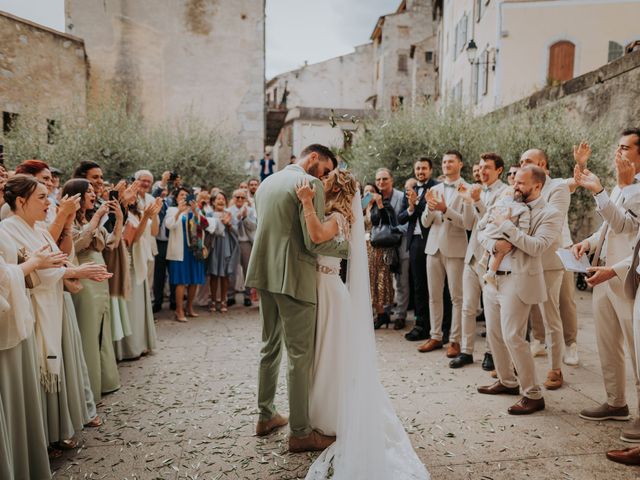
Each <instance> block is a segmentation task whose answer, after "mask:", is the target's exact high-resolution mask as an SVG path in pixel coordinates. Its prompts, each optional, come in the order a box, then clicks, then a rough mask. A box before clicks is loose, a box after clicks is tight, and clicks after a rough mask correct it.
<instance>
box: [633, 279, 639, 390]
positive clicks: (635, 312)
mask: <svg viewBox="0 0 640 480" xmlns="http://www.w3.org/2000/svg"><path fill="white" fill-rule="evenodd" d="M633 343H634V345H635V347H636V356H635V361H636V370H637V371H638V372H640V355H639V353H640V288H639V289H638V290H636V300H635V302H634V303H633ZM638 401H639V402H640V399H639V400H638Z"/></svg>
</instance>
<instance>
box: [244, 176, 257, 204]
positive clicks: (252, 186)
mask: <svg viewBox="0 0 640 480" xmlns="http://www.w3.org/2000/svg"><path fill="white" fill-rule="evenodd" d="M247 186H248V189H249V200H250V201H251V205H252V206H254V207H255V205H254V203H255V202H254V197H255V196H256V192H257V191H258V187H259V186H260V180H258V179H257V178H251V179H249V181H248V182H247Z"/></svg>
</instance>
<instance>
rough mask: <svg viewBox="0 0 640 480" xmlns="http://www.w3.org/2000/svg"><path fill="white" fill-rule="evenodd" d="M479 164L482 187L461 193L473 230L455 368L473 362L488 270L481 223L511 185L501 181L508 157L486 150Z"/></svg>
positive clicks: (489, 364)
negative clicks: (478, 320) (460, 337)
mask: <svg viewBox="0 0 640 480" xmlns="http://www.w3.org/2000/svg"><path fill="white" fill-rule="evenodd" d="M479 165H480V180H481V182H482V187H480V186H479V185H472V186H471V188H470V189H469V191H468V192H465V193H464V194H461V195H462V196H463V200H464V204H463V207H462V208H463V210H462V216H463V220H464V223H465V228H466V229H467V230H471V236H470V238H469V245H468V247H467V251H466V254H465V258H464V263H465V265H464V273H463V277H462V294H463V298H462V344H461V348H460V355H458V356H457V357H456V358H454V359H453V360H451V362H450V363H449V366H450V367H451V368H460V367H463V366H465V365H468V364H471V363H473V352H474V346H475V337H476V312H477V310H478V305H479V304H480V298H481V296H482V287H483V286H484V281H483V275H484V272H485V268H484V267H483V266H482V265H481V259H482V256H483V254H484V249H483V248H482V245H480V243H479V242H478V223H479V222H480V220H482V217H484V215H485V213H486V212H487V210H488V209H490V208H491V207H492V206H493V205H494V204H495V202H496V201H497V200H498V199H499V197H500V195H501V194H502V192H504V190H505V189H506V188H507V186H506V185H505V184H504V183H503V182H502V181H500V175H501V174H502V172H503V171H504V160H502V157H501V156H500V155H498V154H497V153H494V152H488V153H483V154H482V155H480V164H479ZM485 364H486V365H485ZM490 367H493V358H492V356H491V353H489V352H488V351H487V352H485V359H484V361H483V368H484V369H488V370H493V368H490Z"/></svg>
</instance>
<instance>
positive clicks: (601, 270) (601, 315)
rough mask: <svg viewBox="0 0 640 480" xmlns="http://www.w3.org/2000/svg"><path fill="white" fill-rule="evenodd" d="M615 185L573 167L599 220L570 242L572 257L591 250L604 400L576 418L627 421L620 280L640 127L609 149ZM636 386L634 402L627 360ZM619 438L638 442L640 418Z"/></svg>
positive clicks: (639, 210) (631, 225)
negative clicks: (583, 235)
mask: <svg viewBox="0 0 640 480" xmlns="http://www.w3.org/2000/svg"><path fill="white" fill-rule="evenodd" d="M615 167H616V186H615V187H614V188H613V191H612V192H611V196H609V195H608V194H607V192H606V190H605V189H604V187H603V186H602V184H601V182H600V180H599V179H598V177H597V176H596V175H594V174H593V173H591V172H589V171H588V170H584V171H583V172H580V171H579V170H580V168H579V167H577V168H576V170H577V171H576V174H575V179H576V183H577V184H578V185H580V186H581V187H583V188H586V189H587V190H589V191H590V192H591V193H593V194H594V195H595V200H596V211H597V212H598V213H599V214H600V215H601V216H602V218H603V220H604V222H603V223H602V225H601V226H600V228H599V229H598V230H597V231H596V232H595V233H594V234H593V235H591V236H590V237H589V238H587V239H585V240H583V241H582V242H580V243H577V244H576V245H574V246H573V252H574V254H575V255H576V257H577V258H579V257H581V256H582V255H584V254H593V260H592V261H591V264H592V265H593V267H592V268H591V272H592V275H591V276H589V277H588V279H587V283H588V284H589V285H591V286H593V317H594V321H595V327H596V343H597V345H598V355H599V356H600V365H601V368H602V376H603V380H604V388H605V391H606V394H607V399H606V401H605V402H604V403H603V404H602V405H599V406H597V407H595V408H585V409H584V410H582V411H581V412H580V417H582V418H584V419H586V420H593V421H601V420H604V419H614V420H628V419H629V418H630V415H629V406H628V404H627V398H626V383H627V375H626V369H625V358H624V357H625V356H624V350H625V344H626V347H627V351H628V353H629V356H630V357H631V358H632V359H633V358H636V346H635V344H634V325H633V302H632V300H631V299H630V298H629V297H628V296H626V295H625V293H624V285H623V283H622V280H623V278H624V275H625V274H626V268H627V267H628V265H629V262H628V257H629V252H630V246H632V245H634V240H635V237H636V235H637V233H638V227H639V223H638V215H639V214H640V195H639V194H638V192H637V189H636V187H635V186H634V185H633V184H634V183H637V182H638V181H640V129H628V130H625V131H623V132H622V135H621V137H620V139H619V140H618V147H617V149H616V154H615ZM632 367H633V378H634V381H635V385H636V388H635V390H636V402H640V392H639V390H640V380H639V379H638V369H637V366H636V365H635V362H634V363H633V364H632ZM621 438H622V440H625V439H627V440H629V441H633V442H638V441H640V419H637V420H636V421H635V422H633V424H632V425H630V426H629V427H627V428H625V429H624V430H623V431H622V435H621Z"/></svg>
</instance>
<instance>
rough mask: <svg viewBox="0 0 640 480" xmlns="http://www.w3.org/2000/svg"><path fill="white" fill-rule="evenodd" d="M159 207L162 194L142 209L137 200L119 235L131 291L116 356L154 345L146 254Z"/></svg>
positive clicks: (134, 356)
mask: <svg viewBox="0 0 640 480" xmlns="http://www.w3.org/2000/svg"><path fill="white" fill-rule="evenodd" d="M152 198H153V197H152ZM161 207H162V199H161V198H156V199H154V201H153V202H151V203H149V204H148V205H146V206H145V207H144V210H141V204H140V203H138V202H136V203H133V204H132V205H131V206H130V207H129V215H128V216H127V222H126V224H125V226H124V232H123V234H122V238H123V240H124V242H125V245H126V246H127V248H128V251H129V258H130V259H131V260H130V277H131V294H130V295H129V296H128V298H127V300H126V305H127V311H128V314H129V319H130V322H131V335H128V336H126V337H124V338H123V339H122V340H121V341H120V342H119V343H118V344H117V353H118V359H125V360H132V359H137V358H140V357H141V356H143V355H147V354H149V353H150V352H152V351H153V350H154V349H155V348H156V326H155V323H154V321H153V307H152V306H151V293H150V290H149V280H148V268H149V257H150V256H151V251H152V250H151V245H150V244H149V239H151V238H153V236H154V235H155V234H156V233H157V231H158V212H159V211H160V208H161Z"/></svg>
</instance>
